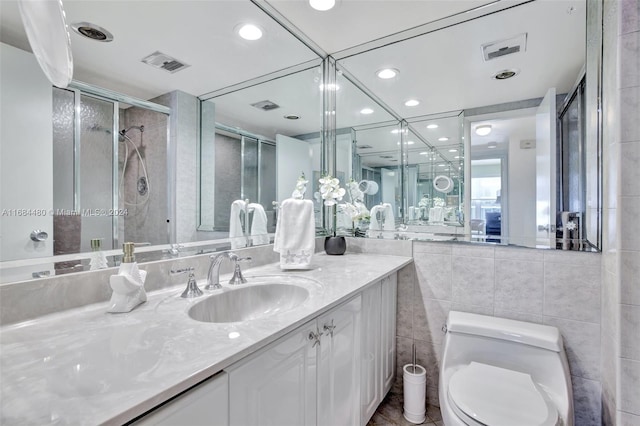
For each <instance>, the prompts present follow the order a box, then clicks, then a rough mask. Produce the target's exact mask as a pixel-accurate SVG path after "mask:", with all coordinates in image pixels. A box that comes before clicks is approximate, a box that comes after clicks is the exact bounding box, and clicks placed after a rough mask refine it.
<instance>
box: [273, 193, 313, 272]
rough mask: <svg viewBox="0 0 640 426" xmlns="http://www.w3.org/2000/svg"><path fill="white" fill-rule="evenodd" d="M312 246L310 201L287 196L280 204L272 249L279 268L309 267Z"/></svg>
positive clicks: (311, 202)
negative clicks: (278, 259)
mask: <svg viewBox="0 0 640 426" xmlns="http://www.w3.org/2000/svg"><path fill="white" fill-rule="evenodd" d="M315 248H316V222H315V218H314V216H313V201H311V200H294V199H293V198H288V199H286V200H284V201H283V202H282V204H280V212H279V214H278V223H277V225H276V235H275V239H274V241H273V251H275V252H278V253H280V268H281V269H309V267H310V265H311V256H312V255H313V252H314V251H315Z"/></svg>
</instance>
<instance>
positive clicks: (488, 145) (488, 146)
mask: <svg viewBox="0 0 640 426" xmlns="http://www.w3.org/2000/svg"><path fill="white" fill-rule="evenodd" d="M497 146H498V144H497V143H495V142H489V143H488V144H487V148H489V149H494V148H496V147H497Z"/></svg>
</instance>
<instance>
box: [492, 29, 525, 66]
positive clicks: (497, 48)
mask: <svg viewBox="0 0 640 426" xmlns="http://www.w3.org/2000/svg"><path fill="white" fill-rule="evenodd" d="M526 50H527V33H522V34H518V35H517V36H515V37H511V38H510V39H507V40H499V41H493V42H491V43H485V44H483V45H482V56H483V57H484V60H485V62H486V61H490V60H492V59H496V58H499V57H501V56H505V55H511V54H512V53H518V52H524V51H526Z"/></svg>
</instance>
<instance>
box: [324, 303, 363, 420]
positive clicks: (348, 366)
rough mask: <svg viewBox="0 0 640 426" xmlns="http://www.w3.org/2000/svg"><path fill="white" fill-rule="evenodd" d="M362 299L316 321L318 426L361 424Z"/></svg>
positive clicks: (340, 307) (344, 305) (339, 307)
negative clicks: (319, 340) (318, 336)
mask: <svg viewBox="0 0 640 426" xmlns="http://www.w3.org/2000/svg"><path fill="white" fill-rule="evenodd" d="M361 299H362V298H361V296H360V295H358V296H356V297H355V298H353V299H351V301H349V302H347V303H345V304H343V305H341V306H338V307H337V308H335V309H333V310H332V311H330V312H328V313H326V314H324V315H322V316H321V317H319V318H318V324H319V326H320V330H321V331H322V332H323V334H324V335H323V336H322V343H321V345H320V365H319V368H318V425H320V426H340V425H349V426H351V425H358V424H360V310H361Z"/></svg>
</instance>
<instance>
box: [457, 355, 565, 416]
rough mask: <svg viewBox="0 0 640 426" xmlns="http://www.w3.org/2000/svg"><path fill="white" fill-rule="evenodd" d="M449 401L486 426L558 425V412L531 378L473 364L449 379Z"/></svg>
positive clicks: (505, 370) (484, 365) (523, 374)
mask: <svg viewBox="0 0 640 426" xmlns="http://www.w3.org/2000/svg"><path fill="white" fill-rule="evenodd" d="M448 393H449V399H450V400H451V401H452V402H453V403H454V404H455V405H456V407H457V408H458V409H459V410H460V411H462V412H463V413H464V414H465V415H467V416H469V417H470V418H471V419H473V420H475V421H476V422H479V423H481V424H484V425H490V426H498V425H506V426H513V425H519V426H529V425H531V426H534V425H535V426H547V425H555V424H556V422H557V420H558V412H557V410H556V409H555V407H554V406H553V404H552V403H551V402H550V401H549V400H548V398H547V397H544V396H543V395H542V393H541V392H540V391H539V390H538V388H537V387H536V385H535V384H534V383H533V380H532V379H531V376H530V375H528V374H525V373H520V372H517V371H513V370H507V369H504V368H500V367H494V366H492V365H487V364H482V363H479V362H472V363H471V364H469V365H468V366H466V367H464V368H461V369H460V370H458V371H456V372H455V373H454V374H453V375H452V376H451V379H450V380H449V389H448Z"/></svg>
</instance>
